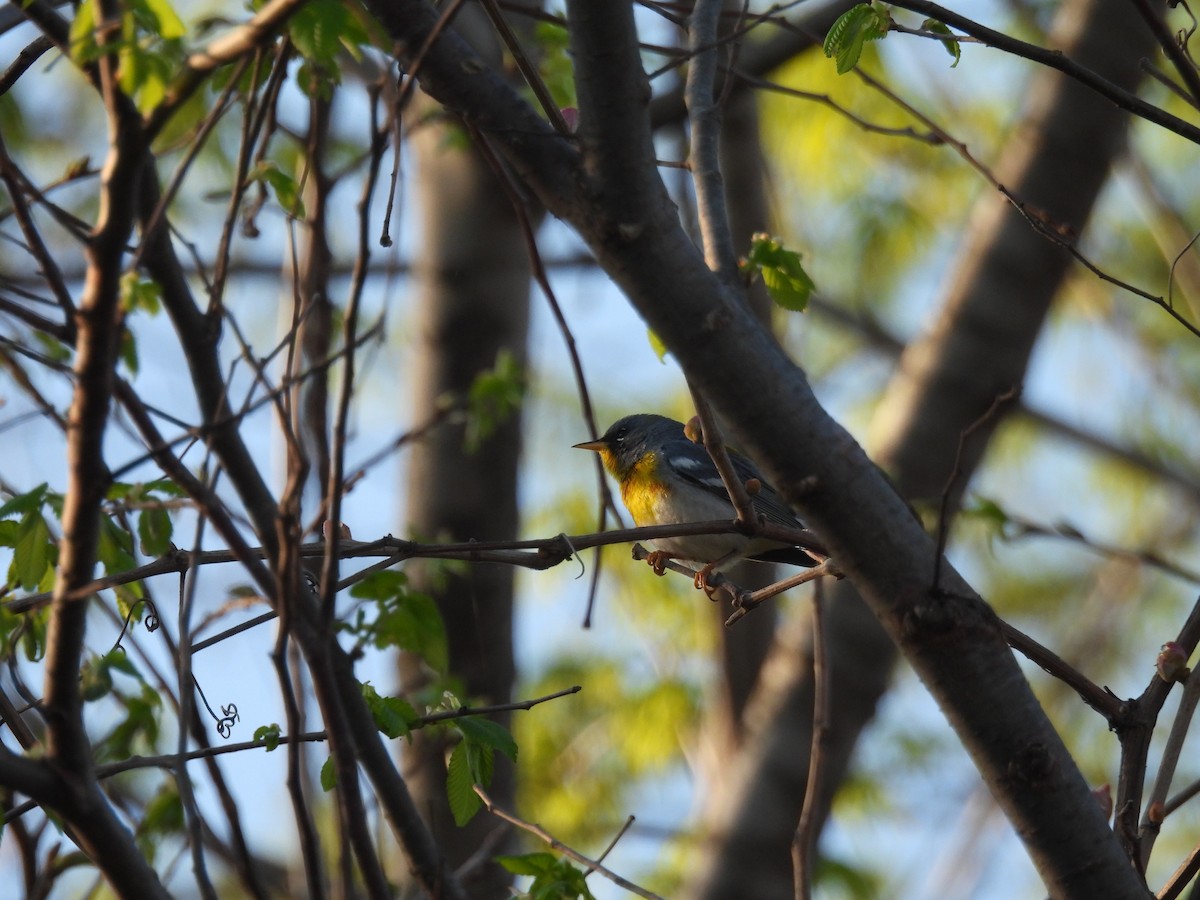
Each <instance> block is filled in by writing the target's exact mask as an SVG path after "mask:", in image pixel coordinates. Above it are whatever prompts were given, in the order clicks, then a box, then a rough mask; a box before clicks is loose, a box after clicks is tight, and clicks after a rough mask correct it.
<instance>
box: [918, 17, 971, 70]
mask: <svg viewBox="0 0 1200 900" xmlns="http://www.w3.org/2000/svg"><path fill="white" fill-rule="evenodd" d="M921 30H922V31H931V32H933V33H934V34H944V35H946V36H947V37H953V36H954V32H952V31H951V30H950V29H949V28H947V27H946V25H945V24H944V23H942V22H939V21H938V20H937V19H926V20H925V21H924V22H922V23H921ZM938 43H939V44H941V45H942V48H943V49H944V50H945V51H946V52H947V53H949V54H950V58H951V59H953V60H954V62H952V63H951V64H950V68H952V69H954V68H957V67H958V64H959V62H960V61H961V60H962V47H961V46H960V45H959V43H958V41H957V40H951V41H938Z"/></svg>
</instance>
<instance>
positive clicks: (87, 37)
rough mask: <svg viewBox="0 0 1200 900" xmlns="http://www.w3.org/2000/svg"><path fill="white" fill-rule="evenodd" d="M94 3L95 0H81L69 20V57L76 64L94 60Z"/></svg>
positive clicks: (95, 49) (96, 50)
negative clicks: (73, 16) (73, 15)
mask: <svg viewBox="0 0 1200 900" xmlns="http://www.w3.org/2000/svg"><path fill="white" fill-rule="evenodd" d="M95 32H96V4H95V0H83V3H81V4H79V8H78V9H77V10H76V11H75V18H73V19H72V20H71V30H70V32H69V34H68V38H69V40H70V47H71V59H73V60H74V61H75V62H76V63H77V64H79V65H84V64H86V63H89V62H91V61H92V60H94V59H95V58H96V57H97V56H98V55H99V52H98V48H97V47H96V34H95Z"/></svg>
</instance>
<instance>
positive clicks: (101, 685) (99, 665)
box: [79, 656, 113, 703]
mask: <svg viewBox="0 0 1200 900" xmlns="http://www.w3.org/2000/svg"><path fill="white" fill-rule="evenodd" d="M112 688H113V680H112V670H111V669H110V667H109V665H108V662H107V660H106V658H105V657H103V656H97V657H95V658H93V659H89V660H87V661H85V662H84V664H83V665H82V666H80V667H79V693H80V696H82V697H83V701H84V702H85V703H90V702H92V701H93V700H99V699H100V698H101V697H105V696H107V695H108V693H109V692H110V691H111V690H112Z"/></svg>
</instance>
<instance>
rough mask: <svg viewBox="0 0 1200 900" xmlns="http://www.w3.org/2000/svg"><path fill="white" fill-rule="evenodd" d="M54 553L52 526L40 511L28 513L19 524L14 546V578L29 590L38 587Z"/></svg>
mask: <svg viewBox="0 0 1200 900" xmlns="http://www.w3.org/2000/svg"><path fill="white" fill-rule="evenodd" d="M53 554H54V545H53V543H52V542H51V540H50V526H48V525H47V524H46V520H45V519H44V518H43V517H42V514H41V513H40V512H35V511H31V512H28V513H26V514H25V518H23V519H22V520H21V524H20V526H19V530H18V537H17V544H16V546H15V547H14V548H13V560H12V570H13V571H12V574H13V578H14V580H15V581H16V582H17V584H18V585H19V586H20V587H21V588H22V589H24V590H27V591H28V590H32V589H33V588H35V587H37V586H38V584H39V583H40V582H41V580H42V577H43V576H44V575H45V574H46V568H47V566H49V565H50V563H51V559H52V558H53Z"/></svg>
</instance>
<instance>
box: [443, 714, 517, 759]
mask: <svg viewBox="0 0 1200 900" xmlns="http://www.w3.org/2000/svg"><path fill="white" fill-rule="evenodd" d="M454 727H455V728H457V729H458V730H459V731H461V732H462V735H463V737H464V738H466V739H467V740H468V741H472V742H474V743H477V744H482V745H484V746H487V747H494V748H495V749H497V750H499V751H500V752H501V753H503V754H504V755H505V756H507V757H508V758H509V759H511V760H512V761H513V762H516V761H517V742H516V741H515V740H513V736H512V734H511V733H509V730H508V729H507V728H505V727H504V726H503V725H501V724H500V723H499V722H493V721H492V720H491V719H487V718H484V717H483V716H464V717H463V718H461V719H455V720H454Z"/></svg>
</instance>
